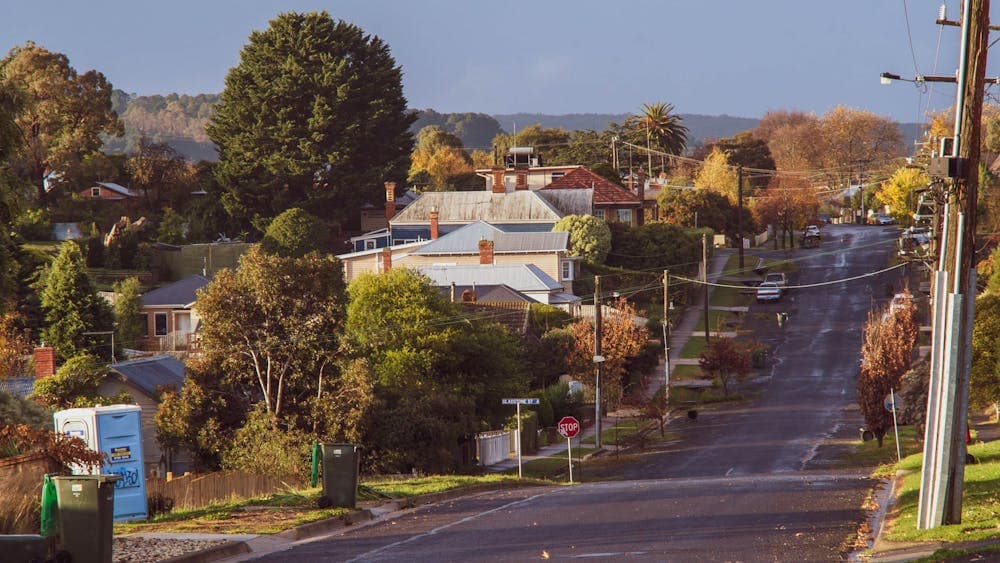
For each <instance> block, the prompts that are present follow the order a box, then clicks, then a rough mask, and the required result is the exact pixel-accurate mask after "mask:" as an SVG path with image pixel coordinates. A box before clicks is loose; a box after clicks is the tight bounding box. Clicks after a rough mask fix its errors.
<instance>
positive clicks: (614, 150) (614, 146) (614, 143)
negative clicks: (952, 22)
mask: <svg viewBox="0 0 1000 563" xmlns="http://www.w3.org/2000/svg"><path fill="white" fill-rule="evenodd" d="M611 166H612V167H613V168H614V169H615V174H618V172H619V170H618V137H611Z"/></svg>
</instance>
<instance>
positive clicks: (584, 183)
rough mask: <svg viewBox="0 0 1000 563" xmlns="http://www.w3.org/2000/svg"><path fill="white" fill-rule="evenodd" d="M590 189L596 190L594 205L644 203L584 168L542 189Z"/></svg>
mask: <svg viewBox="0 0 1000 563" xmlns="http://www.w3.org/2000/svg"><path fill="white" fill-rule="evenodd" d="M588 188H593V189H594V205H602V204H603V205H610V204H618V205H622V204H625V205H636V206H638V205H639V204H640V203H642V202H641V201H639V196H637V195H635V194H634V193H632V192H630V191H628V190H626V189H625V188H623V187H621V186H619V185H618V184H615V183H614V182H612V181H610V180H608V179H607V178H605V177H603V176H601V175H599V174H595V173H594V172H591V171H590V169H588V168H584V167H582V166H581V167H580V168H577V169H576V170H574V171H572V172H570V173H568V174H566V175H565V176H563V177H561V178H556V179H555V180H553V181H552V183H551V184H549V185H547V186H545V187H544V188H542V189H543V190H581V189H588Z"/></svg>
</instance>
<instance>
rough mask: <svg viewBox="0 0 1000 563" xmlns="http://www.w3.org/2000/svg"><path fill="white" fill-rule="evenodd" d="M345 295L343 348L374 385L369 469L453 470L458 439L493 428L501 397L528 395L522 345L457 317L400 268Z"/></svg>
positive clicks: (488, 325) (360, 282)
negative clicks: (347, 298)
mask: <svg viewBox="0 0 1000 563" xmlns="http://www.w3.org/2000/svg"><path fill="white" fill-rule="evenodd" d="M348 293H349V295H350V305H349V306H348V312H347V330H346V333H345V343H346V349H347V350H348V354H349V358H350V362H351V364H352V368H353V369H355V370H361V369H363V370H366V371H367V372H368V373H369V374H370V375H369V378H367V379H368V380H370V381H372V382H373V384H374V393H375V401H374V405H373V408H372V409H371V410H369V411H368V413H367V415H366V417H365V418H366V423H365V443H366V444H367V445H368V446H369V447H370V448H371V455H370V457H369V459H368V463H370V464H371V465H372V466H373V467H374V468H377V469H379V470H382V471H394V472H398V471H409V470H410V469H418V470H422V471H444V470H450V469H454V468H455V466H456V460H455V458H454V455H453V452H454V449H455V448H456V447H457V446H458V445H459V442H460V441H461V440H462V439H464V438H467V437H469V436H470V435H471V434H473V433H474V432H476V431H478V430H481V429H486V428H489V427H491V426H493V427H495V425H497V424H499V423H500V422H501V421H502V419H503V415H504V414H510V413H509V412H506V413H505V412H504V411H503V410H502V407H501V405H500V399H501V398H503V397H509V396H515V395H512V394H516V393H523V392H524V391H526V387H527V385H526V382H527V378H526V376H525V374H524V370H523V367H522V366H523V359H522V350H521V344H520V341H519V339H518V338H517V337H515V336H513V335H511V334H510V333H508V332H507V331H506V330H504V329H503V328H502V327H500V326H499V325H497V324H494V323H492V322H488V321H481V320H476V319H475V318H469V317H466V316H464V315H463V314H462V311H461V309H460V308H459V306H458V305H456V304H454V303H451V302H450V301H448V300H447V299H446V298H445V297H444V296H442V294H441V293H440V292H439V291H438V289H437V288H435V287H433V286H431V285H429V284H428V283H427V280H426V278H424V277H422V276H420V275H419V274H415V273H413V272H411V271H410V270H406V269H403V268H398V269H393V270H391V271H389V272H388V273H385V274H381V275H372V274H368V275H363V276H361V277H359V278H358V279H356V280H354V281H353V282H352V283H351V285H350V287H349V288H348ZM401 420H405V421H406V424H399V423H398V421H401Z"/></svg>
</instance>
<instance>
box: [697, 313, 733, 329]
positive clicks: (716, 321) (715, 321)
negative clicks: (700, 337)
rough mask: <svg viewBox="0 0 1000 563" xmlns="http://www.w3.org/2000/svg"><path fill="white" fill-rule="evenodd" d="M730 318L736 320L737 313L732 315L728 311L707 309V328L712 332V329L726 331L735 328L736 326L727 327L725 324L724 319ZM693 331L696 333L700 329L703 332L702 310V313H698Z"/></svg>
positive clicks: (703, 319) (703, 318) (703, 315)
mask: <svg viewBox="0 0 1000 563" xmlns="http://www.w3.org/2000/svg"><path fill="white" fill-rule="evenodd" d="M730 319H737V320H738V319H739V317H738V316H737V315H734V314H733V313H731V312H729V311H719V310H717V309H709V311H708V328H709V330H711V331H713V332H714V331H721V332H727V331H733V330H736V328H737V327H735V326H734V327H727V326H726V321H728V320H730ZM694 331H695V332H696V333H697V332H698V331H701V332H702V333H703V334H704V332H705V314H704V312H702V313H700V314H699V315H698V324H696V325H695V327H694Z"/></svg>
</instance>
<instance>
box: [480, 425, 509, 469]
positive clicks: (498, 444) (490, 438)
mask: <svg viewBox="0 0 1000 563" xmlns="http://www.w3.org/2000/svg"><path fill="white" fill-rule="evenodd" d="M513 436H514V431H513V430H498V431H495V432H483V433H481V434H476V457H477V458H478V459H479V465H482V466H487V465H493V464H494V463H499V462H501V461H503V460H505V459H507V458H509V457H510V454H511V452H512V451H514V442H513Z"/></svg>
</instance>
